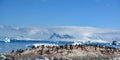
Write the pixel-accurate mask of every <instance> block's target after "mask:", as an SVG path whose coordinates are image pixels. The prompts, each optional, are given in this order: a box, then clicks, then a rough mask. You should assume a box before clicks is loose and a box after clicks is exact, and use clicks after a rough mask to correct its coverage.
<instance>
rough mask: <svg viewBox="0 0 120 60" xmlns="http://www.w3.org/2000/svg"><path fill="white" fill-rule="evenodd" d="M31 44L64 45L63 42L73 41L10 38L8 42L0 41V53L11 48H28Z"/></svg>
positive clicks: (9, 50)
mask: <svg viewBox="0 0 120 60" xmlns="http://www.w3.org/2000/svg"><path fill="white" fill-rule="evenodd" d="M32 44H41V45H42V44H43V45H45V44H47V45H48V44H49V45H52V44H53V45H65V44H73V42H65V41H49V40H40V41H36V40H32V41H30V40H28V41H26V40H11V41H10V42H7V43H6V42H4V41H0V53H8V52H11V51H12V50H14V51H16V50H17V49H29V47H28V45H32Z"/></svg>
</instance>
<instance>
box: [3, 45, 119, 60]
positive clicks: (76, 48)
mask: <svg viewBox="0 0 120 60" xmlns="http://www.w3.org/2000/svg"><path fill="white" fill-rule="evenodd" d="M19 51H20V52H19ZM21 51H22V52H21ZM5 56H6V57H14V58H29V57H39V56H44V57H48V58H50V59H53V58H54V59H55V58H56V59H57V58H58V57H61V59H62V58H63V57H64V58H68V59H76V58H78V57H79V59H80V58H82V57H89V58H91V57H101V58H108V57H110V58H111V57H120V50H119V49H117V48H112V47H103V46H96V45H87V44H85V45H65V46H44V45H42V46H38V47H34V48H32V49H27V50H17V51H16V52H12V53H9V54H6V55H5Z"/></svg>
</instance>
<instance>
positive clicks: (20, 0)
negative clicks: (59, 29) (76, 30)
mask: <svg viewBox="0 0 120 60" xmlns="http://www.w3.org/2000/svg"><path fill="white" fill-rule="evenodd" d="M0 24H1V25H12V26H92V27H99V28H109V29H120V0H0Z"/></svg>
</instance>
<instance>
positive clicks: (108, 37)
mask: <svg viewBox="0 0 120 60" xmlns="http://www.w3.org/2000/svg"><path fill="white" fill-rule="evenodd" d="M3 27H4V28H3ZM0 28H1V29H0V38H2V37H5V36H8V37H10V38H12V39H18V40H21V39H22V40H27V39H28V40H32V39H33V40H41V39H42V40H49V38H50V36H51V35H52V34H53V33H56V34H59V35H66V34H67V35H70V36H73V37H75V38H74V39H73V41H74V40H100V41H101V40H105V41H112V40H119V41H120V37H119V36H120V30H111V29H102V28H95V27H80V26H52V27H14V26H3V25H0ZM69 40H71V39H69ZM66 41H67V40H66Z"/></svg>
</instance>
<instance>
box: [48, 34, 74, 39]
mask: <svg viewBox="0 0 120 60" xmlns="http://www.w3.org/2000/svg"><path fill="white" fill-rule="evenodd" d="M50 39H75V37H73V36H70V35H68V34H65V35H59V34H56V33H53V34H52V35H51V36H50Z"/></svg>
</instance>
